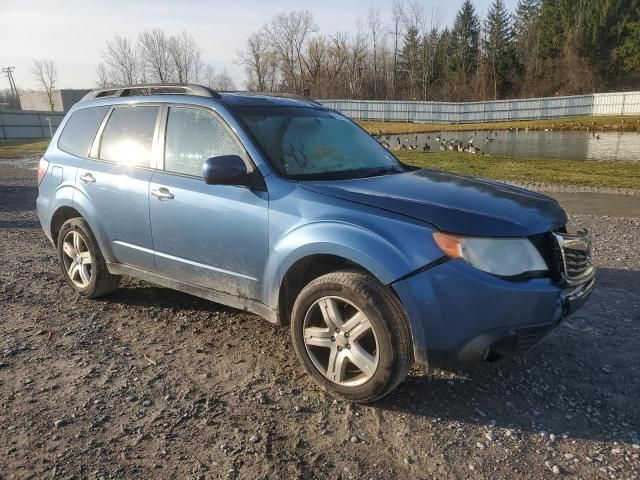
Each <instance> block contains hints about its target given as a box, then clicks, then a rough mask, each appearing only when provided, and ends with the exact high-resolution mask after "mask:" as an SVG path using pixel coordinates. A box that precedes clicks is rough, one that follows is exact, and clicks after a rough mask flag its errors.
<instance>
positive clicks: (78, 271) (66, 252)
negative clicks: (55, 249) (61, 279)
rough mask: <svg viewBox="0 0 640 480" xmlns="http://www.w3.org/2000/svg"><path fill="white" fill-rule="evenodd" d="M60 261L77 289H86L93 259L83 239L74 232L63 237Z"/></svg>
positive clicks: (91, 271)
mask: <svg viewBox="0 0 640 480" xmlns="http://www.w3.org/2000/svg"><path fill="white" fill-rule="evenodd" d="M62 259H63V262H64V268H65V270H66V272H67V275H68V276H69V279H70V280H71V281H72V282H73V284H74V285H75V286H76V287H78V288H86V287H87V286H88V285H89V283H90V282H91V275H92V274H93V258H91V252H89V248H88V247H87V243H86V241H85V239H84V238H83V237H82V235H80V233H78V232H77V231H75V230H72V231H70V232H69V233H67V234H66V235H65V236H64V240H63V241H62Z"/></svg>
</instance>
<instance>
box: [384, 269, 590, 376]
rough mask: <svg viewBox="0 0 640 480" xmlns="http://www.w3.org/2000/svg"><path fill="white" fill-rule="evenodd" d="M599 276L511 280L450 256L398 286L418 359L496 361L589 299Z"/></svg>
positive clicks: (440, 363)
mask: <svg viewBox="0 0 640 480" xmlns="http://www.w3.org/2000/svg"><path fill="white" fill-rule="evenodd" d="M594 284H595V276H593V277H591V278H590V279H589V281H587V282H585V283H583V284H580V285H576V286H573V287H571V288H565V289H563V288H560V287H559V286H558V285H556V284H555V283H554V282H553V281H552V280H551V279H550V278H536V279H531V280H527V281H521V282H512V281H507V280H503V279H500V278H497V277H495V276H493V275H490V274H487V273H485V272H481V271H479V270H477V269H474V268H472V267H470V266H469V265H467V264H466V263H465V262H463V261H461V260H451V261H448V262H445V263H443V264H442V265H438V266H436V267H433V268H431V269H429V270H426V271H423V272H421V273H419V274H417V275H415V276H413V277H410V278H408V279H406V280H402V281H400V282H397V283H394V284H393V287H394V289H395V290H396V292H397V294H398V295H399V297H400V300H401V301H402V303H403V305H404V307H405V310H406V312H407V315H408V317H409V320H410V323H411V331H412V335H413V341H414V356H415V360H416V362H418V363H422V364H428V365H430V366H437V367H445V366H452V365H456V364H464V363H471V362H478V361H494V360H499V359H501V358H504V357H508V356H512V355H515V354H518V353H522V352H524V351H526V350H528V349H529V348H531V347H532V346H534V345H536V344H537V343H539V342H540V341H541V340H542V339H543V338H544V337H546V336H547V335H548V334H549V333H550V332H551V331H552V330H553V329H554V328H555V327H556V326H557V325H558V324H559V323H560V321H561V320H562V319H563V318H565V317H566V316H567V315H569V314H570V313H572V312H574V311H575V310H577V309H578V308H580V306H582V304H584V302H585V301H586V300H587V298H588V297H589V295H590V294H591V292H592V290H593V286H594Z"/></svg>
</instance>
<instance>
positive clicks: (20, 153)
mask: <svg viewBox="0 0 640 480" xmlns="http://www.w3.org/2000/svg"><path fill="white" fill-rule="evenodd" d="M48 145H49V140H16V141H8V142H7V141H2V142H0V159H8V158H22V157H34V156H38V155H42V154H43V153H44V151H45V150H46V149H47V146H48Z"/></svg>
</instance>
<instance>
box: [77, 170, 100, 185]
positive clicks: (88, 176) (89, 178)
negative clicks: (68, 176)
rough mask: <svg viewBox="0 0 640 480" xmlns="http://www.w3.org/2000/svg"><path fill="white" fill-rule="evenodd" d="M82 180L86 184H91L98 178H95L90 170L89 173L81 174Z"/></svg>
mask: <svg viewBox="0 0 640 480" xmlns="http://www.w3.org/2000/svg"><path fill="white" fill-rule="evenodd" d="M79 178H80V181H81V182H82V183H84V184H87V185H88V184H90V183H95V181H96V179H95V178H94V176H93V175H91V174H90V173H89V172H87V173H83V174H82V175H80V177H79Z"/></svg>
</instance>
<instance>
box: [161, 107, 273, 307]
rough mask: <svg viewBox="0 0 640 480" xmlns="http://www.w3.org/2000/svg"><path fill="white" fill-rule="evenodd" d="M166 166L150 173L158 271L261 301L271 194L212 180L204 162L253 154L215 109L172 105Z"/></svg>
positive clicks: (168, 112) (167, 124) (166, 134)
mask: <svg viewBox="0 0 640 480" xmlns="http://www.w3.org/2000/svg"><path fill="white" fill-rule="evenodd" d="M164 119H165V121H164V128H162V132H163V134H164V142H163V144H164V156H163V165H162V168H159V169H157V170H156V172H155V173H154V175H153V177H152V179H151V185H150V193H151V196H150V197H149V199H150V200H149V201H150V217H151V230H152V234H153V244H154V248H155V252H156V265H157V268H158V273H161V274H162V275H164V276H167V277H170V278H172V279H175V280H179V281H182V282H186V283H189V284H192V285H196V286H200V287H204V288H208V289H212V290H215V291H218V292H223V293H226V294H231V295H234V296H239V297H244V298H249V299H257V298H259V294H258V280H259V279H260V278H261V277H262V272H263V270H264V266H265V262H266V256H267V243H268V194H267V192H257V191H252V190H251V189H249V188H247V187H243V186H233V185H207V184H206V183H205V182H204V179H203V177H202V164H203V162H204V161H205V160H206V159H207V158H210V157H214V156H218V155H230V154H236V155H240V156H241V157H242V158H244V159H245V160H246V161H247V162H248V161H249V159H248V155H247V153H246V152H245V150H244V148H243V147H242V145H241V144H240V142H239V141H238V139H237V138H236V136H235V135H234V134H233V133H232V131H231V130H230V129H229V127H228V126H227V124H226V122H225V121H224V120H223V119H222V118H221V117H220V116H219V115H218V114H217V113H214V112H213V111H212V110H209V109H205V108H199V107H195V106H184V105H175V106H169V107H168V108H167V110H166V112H165V114H164Z"/></svg>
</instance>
